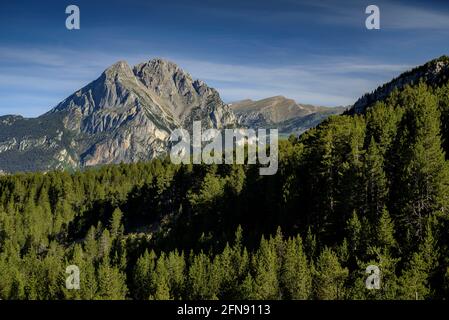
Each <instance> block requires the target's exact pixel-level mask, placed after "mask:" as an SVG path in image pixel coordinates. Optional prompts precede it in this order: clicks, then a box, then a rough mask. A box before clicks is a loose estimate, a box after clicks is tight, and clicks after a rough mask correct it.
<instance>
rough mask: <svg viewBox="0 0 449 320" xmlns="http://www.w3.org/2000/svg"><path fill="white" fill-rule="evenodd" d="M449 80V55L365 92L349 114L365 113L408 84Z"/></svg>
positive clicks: (440, 82) (435, 82)
mask: <svg viewBox="0 0 449 320" xmlns="http://www.w3.org/2000/svg"><path fill="white" fill-rule="evenodd" d="M448 80H449V57H448V56H441V57H440V58H437V59H434V60H431V61H429V62H427V63H425V64H423V65H422V66H419V67H416V68H414V69H412V70H410V71H407V72H404V73H402V74H401V75H399V76H398V77H396V78H394V79H393V80H391V81H389V82H387V83H385V84H383V85H382V86H380V87H378V88H377V89H376V90H374V91H373V92H371V93H367V94H365V95H364V96H363V97H361V98H360V99H358V100H357V101H356V102H355V103H354V105H353V106H352V108H351V109H350V110H348V114H355V113H363V112H365V110H366V108H369V107H370V106H372V105H373V104H374V103H375V102H376V101H380V100H383V99H385V98H386V97H388V95H389V94H390V93H391V92H392V91H393V90H394V89H402V88H403V87H405V86H406V85H413V84H417V83H418V82H419V81H424V82H425V83H426V84H428V85H430V86H440V85H441V84H444V83H446V82H447V81H448Z"/></svg>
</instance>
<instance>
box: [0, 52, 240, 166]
mask: <svg viewBox="0 0 449 320" xmlns="http://www.w3.org/2000/svg"><path fill="white" fill-rule="evenodd" d="M193 120H201V121H202V126H203V128H218V129H220V128H224V127H229V126H235V125H236V123H237V121H236V117H235V116H234V113H233V112H232V110H231V109H230V108H229V106H228V105H226V104H225V103H224V102H223V101H222V100H221V99H220V96H219V94H218V92H217V91H216V90H214V89H212V88H210V87H208V86H207V85H206V84H205V83H204V82H202V81H200V80H193V79H192V78H191V76H190V75H189V74H188V73H186V72H184V71H183V70H182V69H181V68H179V67H178V66H177V65H175V64H174V63H172V62H169V61H165V60H162V59H154V60H150V61H148V62H145V63H141V64H138V65H137V66H135V67H134V68H131V67H130V66H129V65H128V64H127V63H126V62H124V61H119V62H117V63H115V64H114V65H112V66H111V67H109V68H108V69H106V70H105V71H104V72H103V73H102V75H101V76H100V77H99V78H98V79H97V80H95V81H93V82H91V83H90V84H88V85H87V86H85V87H83V88H81V89H80V90H78V91H76V92H75V93H74V94H72V95H71V96H69V97H68V98H66V99H65V100H64V101H62V102H61V103H59V104H58V105H57V106H56V107H54V108H53V109H52V110H50V111H49V112H47V113H45V114H43V115H42V116H40V117H37V118H33V119H26V118H23V117H20V116H3V117H0V170H3V171H6V172H13V171H23V170H24V171H35V170H43V171H45V170H49V169H58V168H67V167H70V168H76V167H84V166H94V165H100V164H106V163H119V162H135V161H140V160H148V159H152V158H154V157H156V156H159V155H161V154H163V153H165V152H166V151H167V147H168V139H169V137H170V134H171V132H172V131H173V130H174V129H176V128H180V127H183V128H186V129H189V128H190V127H191V125H192V121H193Z"/></svg>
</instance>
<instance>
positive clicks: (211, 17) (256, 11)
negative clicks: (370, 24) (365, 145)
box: [0, 0, 449, 116]
mask: <svg viewBox="0 0 449 320" xmlns="http://www.w3.org/2000/svg"><path fill="white" fill-rule="evenodd" d="M70 4H76V5H78V6H79V8H80V11H81V29H80V30H72V31H69V30H67V29H66V28H65V19H66V17H67V15H66V13H65V8H66V6H68V5H70ZM370 4H376V5H377V6H379V8H380V14H381V19H380V21H381V29H380V30H367V29H366V28H365V19H366V17H367V15H366V14H365V8H366V7H367V6H368V5H370ZM448 39H449V1H447V0H446V1H413V0H406V1H391V0H390V1H384V0H372V1H363V0H342V1H337V0H328V1H316V0H304V1H301V0H271V1H264V0H258V1H254V0H239V1H234V0H227V1H224V0H222V1H216V0H214V1H210V0H202V1H193V0H180V1H175V0H159V1H152V0H146V1H144V0H127V1H118V0H109V1H92V0H91V1H79V0H71V1H65V0H54V1H22V0H14V1H1V2H0V40H1V41H0V115H3V114H22V115H24V116H37V115H40V114H42V113H44V112H46V111H47V110H49V109H50V108H52V107H53V106H55V105H56V104H57V103H58V102H59V101H61V100H63V99H64V98H65V97H67V96H68V95H69V94H71V93H73V92H74V91H76V90H77V89H79V88H81V87H82V86H84V85H86V84H87V83H89V82H90V81H92V80H94V79H96V78H97V77H98V76H99V75H100V74H101V72H102V71H103V70H104V69H105V68H107V67H108V66H109V65H111V64H112V63H114V62H116V61H118V60H126V61H128V63H129V64H130V65H134V64H136V63H138V62H143V61H145V60H149V59H151V58H154V57H163V58H167V59H169V60H172V61H174V62H176V63H177V64H179V65H180V66H181V67H182V68H183V69H184V70H186V71H188V72H189V73H190V74H191V75H192V76H193V77H194V78H199V79H202V80H204V81H206V82H207V83H208V84H209V85H210V86H212V87H215V88H216V89H218V90H219V92H220V94H221V96H222V98H223V100H225V101H226V102H231V101H235V100H240V99H244V98H251V99H261V98H264V97H269V96H273V95H284V96H287V97H289V98H293V99H295V100H297V101H298V102H301V103H311V104H319V105H328V106H336V105H348V104H351V103H353V102H354V101H355V100H356V99H357V98H358V97H359V96H361V95H362V94H363V93H365V92H367V91H371V90H373V89H375V88H376V87H377V86H378V85H380V84H382V83H383V82H385V81H388V80H390V79H391V78H392V77H394V76H396V75H398V74H399V73H400V72H402V71H404V70H407V69H409V68H411V67H413V66H416V65H419V64H422V63H424V62H426V61H427V60H430V59H433V58H435V57H439V56H441V55H443V54H449V41H448Z"/></svg>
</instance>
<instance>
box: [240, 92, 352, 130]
mask: <svg viewBox="0 0 449 320" xmlns="http://www.w3.org/2000/svg"><path fill="white" fill-rule="evenodd" d="M231 108H232V110H233V111H234V113H235V114H236V116H237V118H238V121H239V123H240V124H243V125H246V126H248V127H252V128H271V127H276V128H278V129H279V132H280V133H281V134H284V135H289V134H296V135H298V134H301V133H303V132H304V131H306V130H307V129H310V128H312V127H314V126H316V125H317V124H319V123H320V122H321V121H323V120H324V119H326V118H327V117H329V116H331V115H335V114H340V113H342V112H343V111H344V110H345V109H346V108H345V107H332V108H331V107H321V106H313V105H308V104H299V103H297V102H296V101H294V100H292V99H288V98H286V97H283V96H274V97H270V98H266V99H262V100H258V101H253V100H250V99H247V100H242V101H237V102H234V103H231Z"/></svg>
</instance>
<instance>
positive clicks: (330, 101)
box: [0, 47, 409, 116]
mask: <svg viewBox="0 0 449 320" xmlns="http://www.w3.org/2000/svg"><path fill="white" fill-rule="evenodd" d="M0 50H1V52H2V55H3V57H5V56H8V59H9V61H10V62H11V63H10V64H9V66H8V67H7V68H6V67H3V68H1V69H0V70H1V71H2V72H1V74H0V86H1V88H2V89H3V90H5V89H8V91H9V92H10V95H9V99H8V100H7V101H6V99H4V98H1V97H0V110H1V111H2V113H3V112H4V111H5V108H6V107H8V110H9V111H11V101H12V100H13V99H12V97H11V94H14V93H16V95H17V98H19V97H20V96H21V95H22V93H23V92H29V93H28V95H30V94H32V93H34V94H35V101H36V102H34V103H33V106H34V107H33V108H32V109H22V111H23V110H25V112H24V113H25V115H27V116H36V115H38V114H40V113H43V112H45V111H47V110H48V109H49V108H51V107H52V106H54V105H56V104H57V103H58V102H59V101H60V100H62V99H64V98H65V97H66V96H68V95H69V94H71V93H72V92H74V91H75V90H77V89H79V88H81V87H82V86H84V85H86V84H88V83H89V82H90V81H93V80H94V79H96V78H97V77H98V76H99V75H100V74H101V72H102V71H103V70H104V69H106V68H107V67H108V66H109V65H111V64H112V63H114V62H116V61H117V60H122V59H125V60H127V61H128V62H129V64H130V65H133V64H135V63H137V62H141V61H145V60H148V59H151V58H153V57H154V56H148V55H144V54H131V55H129V54H128V55H126V56H122V55H120V54H119V53H115V54H114V53H110V54H104V53H101V52H92V51H91V52H89V51H83V52H77V51H74V50H58V49H57V48H46V49H45V50H44V49H41V50H34V54H32V55H28V54H27V53H28V52H30V50H29V49H28V48H11V47H1V48H0ZM166 58H168V59H169V60H173V61H174V62H176V63H178V64H179V65H180V66H181V67H182V68H183V69H184V70H185V71H187V72H189V73H190V74H191V75H192V76H193V77H194V78H198V79H202V80H204V81H206V82H207V83H208V84H209V85H211V86H213V87H215V88H216V89H217V90H218V91H219V92H220V94H221V95H222V97H223V99H224V100H225V101H227V102H231V101H235V100H241V99H247V98H249V99H262V98H266V97H268V96H272V95H284V96H287V97H289V98H292V99H295V100H297V101H299V102H302V103H313V104H319V105H329V106H337V105H348V104H351V103H353V102H354V101H355V99H356V98H357V97H358V96H360V95H362V94H363V93H365V92H367V91H370V90H373V89H374V88H375V87H376V86H377V85H379V84H380V83H381V82H382V81H385V80H388V79H389V78H391V77H392V76H393V75H394V74H396V73H398V72H400V71H404V70H406V69H408V68H409V66H406V65H396V64H385V63H374V62H369V61H362V60H361V59H355V58H354V57H335V56H333V57H328V58H324V57H322V60H321V61H328V62H327V63H318V62H317V63H308V64H302V65H300V64H288V65H284V66H279V67H272V66H270V65H269V64H267V65H241V64H240V65H239V64H224V63H217V62H213V61H204V60H196V59H189V58H183V57H179V56H173V57H172V56H168V57H166ZM31 65H34V67H30V66H31ZM370 74H371V75H372V77H368V75H370ZM43 94H45V96H46V98H45V99H42V98H41V96H42V95H43ZM51 97H53V98H54V101H51V104H49V105H48V104H47V105H41V106H40V107H38V106H39V102H40V103H48V102H49V98H51ZM30 100H31V99H28V100H27V101H28V102H29V101H30ZM36 112H37V113H36Z"/></svg>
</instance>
